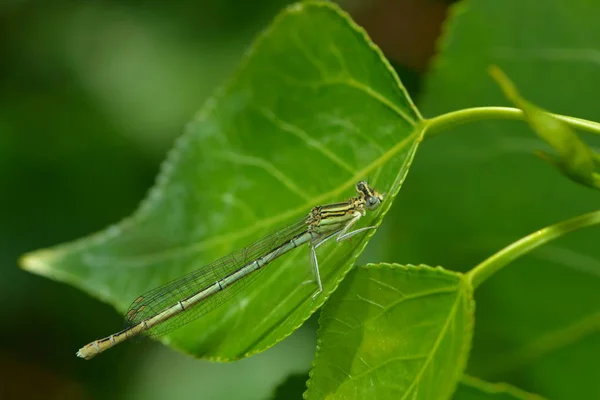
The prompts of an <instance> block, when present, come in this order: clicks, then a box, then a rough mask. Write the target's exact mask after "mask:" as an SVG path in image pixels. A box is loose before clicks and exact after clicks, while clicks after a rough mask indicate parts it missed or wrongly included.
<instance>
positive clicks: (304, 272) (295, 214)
mask: <svg viewBox="0 0 600 400" xmlns="http://www.w3.org/2000/svg"><path fill="white" fill-rule="evenodd" d="M419 121H420V115H419V113H418V111H417V110H416V108H415V107H414V106H413V104H412V102H411V100H410V99H409V98H408V95H407V94H406V91H405V90H404V88H403V86H402V84H401V83H400V82H399V80H398V78H397V76H396V75H395V73H394V72H393V70H392V69H391V68H390V66H389V64H388V63H387V62H386V61H385V59H384V58H383V56H382V55H381V53H380V52H379V50H378V49H377V48H375V47H374V45H373V44H372V43H371V42H370V41H369V39H368V38H367V37H366V35H365V34H364V32H363V31H362V30H361V29H359V28H358V27H357V26H356V25H354V24H353V22H351V20H350V19H349V18H348V17H347V16H346V15H345V14H344V13H342V12H341V11H339V10H338V9H337V8H336V7H335V6H334V5H331V4H328V3H304V4H300V5H296V6H292V7H290V8H288V9H287V10H285V11H284V12H283V13H282V14H281V15H280V16H279V17H278V18H276V20H275V21H274V22H273V23H272V24H271V25H270V26H269V27H268V28H267V29H266V30H265V32H264V33H263V34H262V35H261V36H260V37H259V38H258V39H257V40H256V42H255V44H254V45H253V47H252V48H251V50H250V52H249V54H248V55H247V57H246V59H245V61H244V62H243V63H242V65H241V67H240V68H239V70H238V72H237V73H236V74H235V76H234V77H233V78H232V80H231V81H230V83H229V84H228V85H227V86H226V87H225V88H224V89H222V90H221V91H220V92H219V93H218V94H217V95H216V96H214V97H213V98H212V99H210V100H209V101H208V102H207V103H206V104H205V105H204V107H203V108H202V110H201V111H200V112H199V113H198V115H197V117H196V118H195V119H194V120H193V121H192V122H191V123H190V124H189V126H188V128H187V130H186V133H185V134H184V135H183V136H182V137H181V138H180V139H179V140H178V141H177V143H176V145H175V147H174V149H173V150H172V151H171V152H170V154H169V155H168V157H167V159H166V161H165V162H164V164H163V166H162V170H161V172H160V174H159V176H158V178H157V181H156V184H155V186H154V187H153V188H152V189H151V191H150V192H149V194H148V196H147V198H146V199H145V200H144V201H143V202H142V204H141V205H140V207H139V209H138V210H137V211H136V212H135V213H134V214H133V215H132V216H131V217H130V218H128V219H126V220H125V221H123V222H121V223H120V224H118V225H115V226H113V227H109V228H108V229H106V230H104V231H103V232H100V233H98V234H95V235H92V236H90V237H88V238H84V239H81V240H78V241H76V242H73V243H70V244H66V245H61V246H57V247H55V248H51V249H46V250H41V251H37V252H34V253H32V254H28V255H27V256H26V257H25V258H24V259H23V265H24V267H25V268H26V269H28V270H30V271H32V272H35V273H38V274H42V275H45V276H48V277H51V278H53V279H56V280H60V281H64V282H68V283H70V284H72V285H74V286H76V287H79V288H81V289H83V290H85V291H87V292H89V293H90V294H92V295H94V296H96V297H98V298H100V299H102V300H104V301H106V302H108V303H110V304H112V305H114V306H115V307H116V308H117V310H119V311H120V312H124V311H125V310H126V309H127V307H128V306H129V304H130V303H131V302H132V301H133V300H134V299H135V298H136V297H137V296H139V295H140V294H142V293H144V292H146V291H148V290H150V289H153V288H155V287H158V286H160V285H162V284H164V283H166V282H169V281H171V280H173V279H176V278H178V277H180V276H182V275H184V274H185V273H188V272H190V271H193V270H196V269H198V268H199V267H202V266H203V265H206V264H207V263H209V262H210V261H213V260H215V259H217V258H219V257H221V256H224V255H226V254H228V253H230V252H232V251H233V250H236V249H239V248H242V247H243V246H245V245H248V244H249V243H251V242H253V241H254V240H256V239H258V238H259V237H261V236H263V235H265V234H266V233H268V232H270V231H272V230H276V229H278V228H280V227H282V226H285V225H286V224H288V223H290V222H291V221H294V220H296V219H298V218H300V217H302V216H304V215H306V213H308V212H309V211H310V209H311V208H312V207H313V206H316V205H319V204H324V203H329V202H338V201H343V200H345V199H347V198H349V197H351V196H354V190H353V187H354V184H355V183H356V182H357V181H359V180H362V179H368V180H369V181H370V183H371V184H372V185H374V186H375V187H376V188H377V189H378V190H379V191H381V192H383V193H385V194H386V200H385V202H384V204H383V206H382V207H381V208H380V211H378V213H377V214H374V215H373V214H369V215H368V217H366V218H364V222H363V221H361V225H362V224H363V223H364V224H365V225H373V224H379V221H380V219H381V218H382V217H383V215H384V214H385V213H386V212H387V210H388V209H389V207H390V205H391V203H392V200H393V198H394V196H395V195H396V193H397V192H398V190H399V189H400V185H401V183H402V181H403V180H404V177H405V175H406V173H407V171H408V168H409V166H410V163H411V161H412V157H413V156H414V152H415V151H416V148H417V141H416V139H417V138H418V137H419V134H420V133H419V131H418V130H415V126H416V125H417V124H418V123H419ZM107 195H109V194H107ZM372 234H373V232H372V231H370V232H369V233H368V234H365V235H360V236H357V237H356V238H354V239H353V240H352V243H350V242H346V243H342V244H340V245H337V246H335V245H333V244H332V243H329V244H326V245H324V246H322V247H321V248H319V259H320V267H321V277H322V279H323V282H324V292H323V294H322V295H320V296H319V297H318V299H317V300H316V301H313V300H312V298H311V296H312V294H313V293H314V291H315V286H314V285H302V284H301V283H302V282H303V281H306V280H308V279H310V278H311V272H310V267H309V262H308V260H309V258H308V251H307V250H306V249H305V248H304V249H298V250H296V251H295V252H292V254H288V255H286V256H285V257H282V258H280V259H279V260H277V261H276V262H274V263H273V264H272V265H269V267H268V268H267V269H266V270H265V271H264V272H262V273H261V275H260V279H259V283H255V284H253V285H250V286H249V287H248V288H246V289H244V290H242V292H241V293H239V294H238V295H237V296H236V298H235V300H234V301H232V302H230V303H228V304H227V305H226V306H224V307H221V308H219V309H218V310H217V311H215V312H212V313H210V314H208V315H206V316H204V317H203V318H200V319H198V320H196V321H194V322H192V323H189V324H188V325H186V326H185V327H183V328H182V329H179V330H177V331H174V332H173V333H170V334H168V335H167V336H165V337H164V339H163V340H164V341H165V342H166V343H169V344H171V345H172V346H174V347H176V348H179V349H181V350H183V351H185V352H187V353H190V354H193V355H195V356H199V357H206V358H211V359H219V360H232V359H237V358H240V357H243V356H245V355H249V354H253V353H256V352H259V351H262V350H264V349H266V348H268V347H270V346H272V345H273V344H274V343H276V342H277V341H279V340H281V339H282V338H284V337H286V336H288V335H289V334H290V333H291V332H293V331H294V329H296V328H297V327H298V326H300V325H301V324H302V323H303V322H304V321H305V320H306V319H307V318H308V317H309V316H310V315H311V314H312V313H313V312H314V311H315V310H316V309H317V308H318V307H319V306H320V305H321V304H322V303H323V302H324V300H325V299H326V298H327V296H329V294H331V292H332V291H333V290H334V289H335V288H336V287H337V285H338V283H339V282H340V281H341V279H342V278H343V277H344V275H345V274H346V272H347V271H348V270H349V268H350V267H351V266H352V264H353V262H354V260H355V259H356V257H357V256H358V254H359V253H360V252H361V251H362V249H363V247H364V246H365V245H366V242H367V240H368V238H369V237H370V236H371V235H372ZM116 328H118V327H112V328H111V327H107V331H106V332H99V336H105V335H108V334H110V333H112V332H111V330H112V329H114V330H115V331H116V330H118V329H116ZM90 339H92V338H90Z"/></svg>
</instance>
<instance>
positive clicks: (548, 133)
mask: <svg viewBox="0 0 600 400" xmlns="http://www.w3.org/2000/svg"><path fill="white" fill-rule="evenodd" d="M490 74H491V75H492V77H493V78H494V79H495V80H496V82H497V83H498V85H500V88H501V89H502V91H503V92H504V94H505V95H506V97H507V98H508V99H509V100H510V101H512V102H513V103H514V104H515V105H516V106H517V107H519V108H520V109H521V110H523V112H524V113H525V117H526V119H527V122H528V123H529V126H530V127H531V129H533V131H534V132H535V133H536V134H537V135H538V136H539V137H540V138H541V139H543V140H544V141H546V143H548V144H549V145H550V146H552V147H553V148H554V150H556V152H557V153H558V157H555V156H553V155H551V154H547V153H545V152H542V151H538V153H537V154H538V156H539V157H540V158H542V159H543V160H544V161H547V162H549V163H551V164H553V165H555V166H556V167H558V169H559V170H561V171H562V172H563V173H564V174H565V175H566V176H567V177H569V178H571V179H572V180H574V181H575V182H578V183H581V184H583V185H586V186H589V187H593V188H596V189H600V174H598V173H596V172H595V170H596V165H597V164H599V163H598V155H597V154H595V153H594V152H593V151H592V149H590V148H589V147H588V146H587V145H586V144H585V143H584V142H583V141H582V140H581V139H580V138H579V137H578V136H577V134H575V132H573V131H572V130H571V128H570V127H569V126H568V125H567V124H566V123H564V122H563V121H560V120H559V119H557V118H554V117H553V116H552V115H550V114H549V113H548V112H546V111H544V110H542V109H541V108H539V107H537V106H536V105H534V104H532V103H530V102H529V101H527V100H525V99H524V98H523V97H521V95H520V94H519V92H518V91H517V88H516V87H515V85H514V84H513V83H512V82H511V81H510V79H509V78H508V77H507V76H506V75H505V74H504V73H503V72H502V70H500V68H498V67H496V66H492V67H490Z"/></svg>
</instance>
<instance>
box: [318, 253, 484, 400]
mask: <svg viewBox="0 0 600 400" xmlns="http://www.w3.org/2000/svg"><path fill="white" fill-rule="evenodd" d="M473 312H474V303H473V300H472V289H471V286H470V284H469V283H468V282H467V280H466V279H464V278H463V275H461V274H458V273H453V272H450V271H446V270H443V269H441V268H431V267H427V266H410V265H409V266H401V265H397V264H370V265H367V266H366V267H361V268H359V269H357V270H354V271H353V272H352V273H351V274H349V275H348V277H347V279H346V280H345V281H344V282H343V283H342V284H341V285H340V288H339V289H338V290H337V292H336V293H335V294H334V295H333V296H332V297H331V298H330V299H329V301H328V302H327V304H326V306H325V308H324V309H323V311H322V313H321V318H320V321H319V322H320V329H319V332H318V344H317V346H318V348H317V356H316V358H315V361H314V364H313V369H312V371H311V373H310V375H311V378H310V380H309V382H308V392H307V398H308V399H322V398H327V399H415V400H416V399H431V400H443V399H448V398H450V396H451V395H452V393H453V392H454V389H455V388H456V384H457V381H458V380H459V379H460V377H461V375H462V373H463V368H464V367H465V364H466V361H467V357H468V353H469V349H470V346H471V335H472V329H473Z"/></svg>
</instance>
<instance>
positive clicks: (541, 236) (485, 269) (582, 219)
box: [466, 210, 600, 288]
mask: <svg viewBox="0 0 600 400" xmlns="http://www.w3.org/2000/svg"><path fill="white" fill-rule="evenodd" d="M597 224H600V210H599V211H593V212H590V213H587V214H583V215H580V216H578V217H575V218H571V219H568V220H566V221H563V222H559V223H558V224H554V225H550V226H548V227H546V228H543V229H540V230H539V231H536V232H533V233H532V234H530V235H527V236H525V237H524V238H522V239H520V240H517V241H516V242H514V243H512V244H511V245H509V246H507V247H505V248H504V249H502V250H500V251H499V252H497V253H496V254H494V255H492V256H491V257H489V258H488V259H486V260H484V261H483V262H481V263H480V264H479V265H477V266H475V268H473V269H472V270H470V271H469V272H468V273H467V274H466V277H467V279H468V280H469V281H470V282H471V284H472V285H473V288H477V287H478V286H479V285H480V284H482V283H483V282H484V281H485V280H486V279H487V278H489V277H490V276H491V275H493V274H494V273H495V272H497V271H499V270H500V269H502V268H503V267H504V266H506V265H508V264H510V263H511V262H512V261H514V260H516V259H517V258H519V257H521V256H523V255H525V254H527V253H529V252H531V251H532V250H534V249H536V248H538V247H540V246H541V245H543V244H546V243H548V242H550V241H552V240H554V239H557V238H559V237H561V236H564V235H566V234H567V233H570V232H574V231H577V230H579V229H583V228H587V227H590V226H593V225H597Z"/></svg>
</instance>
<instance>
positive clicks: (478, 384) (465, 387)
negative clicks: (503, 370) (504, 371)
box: [452, 375, 543, 400]
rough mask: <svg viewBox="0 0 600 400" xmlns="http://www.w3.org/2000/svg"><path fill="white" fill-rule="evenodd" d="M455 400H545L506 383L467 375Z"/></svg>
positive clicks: (459, 386) (455, 395) (455, 394)
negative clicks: (487, 380)
mask: <svg viewBox="0 0 600 400" xmlns="http://www.w3.org/2000/svg"><path fill="white" fill-rule="evenodd" d="M452 399H453V400H543V398H542V397H540V396H538V395H536V394H532V393H527V392H524V391H522V390H521V389H518V388H516V387H514V386H511V385H507V384H505V383H490V382H486V381H482V380H481V379H477V378H474V377H472V376H468V375H465V376H463V378H462V380H461V381H460V383H459V384H458V388H457V389H456V393H454V396H453V397H452Z"/></svg>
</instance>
